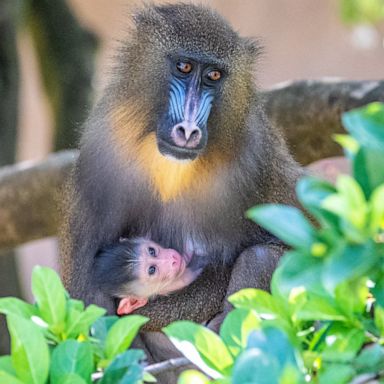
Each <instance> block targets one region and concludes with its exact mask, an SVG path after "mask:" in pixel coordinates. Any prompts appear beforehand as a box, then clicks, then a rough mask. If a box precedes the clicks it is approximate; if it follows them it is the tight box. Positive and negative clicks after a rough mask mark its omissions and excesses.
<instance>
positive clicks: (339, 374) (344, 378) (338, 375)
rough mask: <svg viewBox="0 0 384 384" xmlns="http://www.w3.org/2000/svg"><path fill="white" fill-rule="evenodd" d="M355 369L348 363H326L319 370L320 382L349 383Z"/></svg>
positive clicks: (321, 383) (324, 383)
mask: <svg viewBox="0 0 384 384" xmlns="http://www.w3.org/2000/svg"><path fill="white" fill-rule="evenodd" d="M354 374H355V370H354V369H353V368H352V367H351V366H349V365H346V364H337V363H333V364H332V363H329V364H324V365H323V366H322V367H321V369H320V372H319V384H330V383H337V384H349V383H350V382H351V379H352V378H353V376H354Z"/></svg>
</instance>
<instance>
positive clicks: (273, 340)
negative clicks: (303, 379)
mask: <svg viewBox="0 0 384 384" xmlns="http://www.w3.org/2000/svg"><path fill="white" fill-rule="evenodd" d="M247 349H255V350H259V352H260V354H263V353H264V354H265V355H268V356H269V357H271V356H273V357H274V358H276V359H277V361H278V364H279V367H280V369H282V368H284V367H285V366H287V365H291V366H296V365H297V362H296V357H295V354H296V353H295V349H294V348H293V346H292V344H291V342H290V341H289V339H288V336H287V335H286V333H285V332H283V331H282V330H280V329H279V328H276V327H273V326H268V325H265V326H264V327H263V329H262V330H259V331H254V332H252V333H251V334H250V336H249V338H248V345H247Z"/></svg>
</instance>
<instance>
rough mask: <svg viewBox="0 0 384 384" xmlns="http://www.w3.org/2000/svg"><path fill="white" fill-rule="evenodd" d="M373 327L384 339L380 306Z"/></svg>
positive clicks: (376, 310)
mask: <svg viewBox="0 0 384 384" xmlns="http://www.w3.org/2000/svg"><path fill="white" fill-rule="evenodd" d="M375 325H376V327H377V329H378V330H379V332H380V336H381V337H383V338H384V308H383V307H381V306H380V305H376V306H375ZM0 367H1V366H0Z"/></svg>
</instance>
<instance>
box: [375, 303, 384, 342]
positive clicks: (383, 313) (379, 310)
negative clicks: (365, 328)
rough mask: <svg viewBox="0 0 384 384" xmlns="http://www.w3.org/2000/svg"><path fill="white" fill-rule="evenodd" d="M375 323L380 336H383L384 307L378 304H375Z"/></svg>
mask: <svg viewBox="0 0 384 384" xmlns="http://www.w3.org/2000/svg"><path fill="white" fill-rule="evenodd" d="M375 324H376V327H377V329H378V330H379V332H380V336H381V337H382V338H384V308H383V307H381V306H380V305H376V306H375Z"/></svg>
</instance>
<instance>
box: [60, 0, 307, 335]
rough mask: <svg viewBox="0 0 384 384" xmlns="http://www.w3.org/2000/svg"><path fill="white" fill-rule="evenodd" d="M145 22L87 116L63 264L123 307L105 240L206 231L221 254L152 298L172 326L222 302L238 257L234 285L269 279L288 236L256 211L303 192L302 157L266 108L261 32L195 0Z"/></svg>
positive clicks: (178, 242)
mask: <svg viewBox="0 0 384 384" xmlns="http://www.w3.org/2000/svg"><path fill="white" fill-rule="evenodd" d="M134 24H135V27H134V28H132V30H131V33H130V37H129V38H128V39H127V40H126V41H125V42H124V43H123V44H122V45H121V47H120V50H119V51H118V54H117V57H116V62H115V64H114V66H113V71H112V73H113V77H112V78H111V80H110V83H109V85H108V86H107V87H106V89H105V91H104V93H103V96H102V97H101V100H100V101H99V102H98V104H97V105H96V107H95V108H94V110H93V112H92V113H91V115H90V118H89V120H88V122H87V123H86V125H85V129H84V133H83V136H82V139H81V146H80V157H79V160H78V163H77V167H76V170H75V172H74V174H73V178H72V183H71V193H70V197H69V199H68V201H69V208H68V212H69V213H68V217H67V220H66V230H65V233H64V240H65V241H64V255H63V269H62V271H63V278H64V282H65V285H66V287H67V288H68V290H69V292H70V294H71V295H73V296H74V297H76V298H80V299H83V300H85V302H86V303H91V302H93V303H97V304H99V305H102V306H104V307H107V308H108V310H109V311H110V312H115V310H116V308H115V302H114V300H113V298H111V297H108V296H106V295H105V294H103V293H101V292H99V291H98V290H97V289H96V288H95V286H94V284H93V283H92V276H91V271H92V266H93V262H94V257H95V255H96V253H97V252H98V250H99V249H100V248H102V247H104V246H106V245H109V244H113V243H117V242H118V240H119V238H120V237H121V236H123V237H128V238H130V237H140V236H145V235H146V234H148V233H150V234H151V239H152V240H153V241H155V242H159V243H161V244H162V245H163V246H164V247H166V248H173V249H176V250H178V251H179V252H182V250H183V245H184V244H185V242H186V239H192V243H194V244H198V246H199V248H200V249H204V250H205V252H204V253H205V254H207V255H209V256H208V260H207V264H208V267H207V268H206V270H205V273H203V274H202V275H201V277H199V278H198V279H197V280H196V281H195V282H194V283H193V284H192V285H191V286H189V287H187V288H185V289H184V290H183V291H182V292H179V293H176V294H175V295H171V296H169V297H161V298H159V299H157V300H155V301H154V302H153V303H152V304H149V305H147V306H146V307H144V308H143V313H145V314H149V315H150V316H151V318H152V319H153V320H152V323H151V324H150V325H149V328H152V329H159V328H160V327H161V326H163V325H165V324H167V323H168V322H169V321H172V320H175V319H178V318H188V319H193V320H195V321H204V320H207V319H209V318H211V317H212V316H213V315H214V314H215V313H217V312H219V311H220V310H221V309H222V303H223V298H224V297H225V295H226V291H227V284H228V279H229V277H228V268H230V267H232V266H233V263H234V262H235V261H236V263H235V266H234V271H233V273H232V276H231V278H230V281H229V292H232V291H234V290H237V289H240V288H242V287H250V286H256V287H261V288H265V289H268V284H269V280H270V276H271V273H272V271H273V269H274V267H275V264H276V261H277V260H278V258H279V256H280V255H281V253H282V249H281V247H279V246H278V245H276V242H277V241H276V239H274V238H273V237H272V236H271V235H269V234H268V233H266V232H265V231H263V230H261V229H260V228H259V227H258V226H257V225H255V224H253V223H252V222H250V221H248V220H247V219H246V218H245V216H244V212H245V211H246V210H247V209H248V208H250V207H252V206H254V205H255V204H260V203H265V202H275V203H276V202H279V203H291V204H292V203H295V198H294V186H295V182H296V180H297V177H298V175H299V174H300V169H299V167H298V166H297V164H296V163H295V162H294V161H293V159H292V158H291V156H290V155H289V154H288V151H287V149H286V146H285V144H284V141H283V139H282V138H281V136H280V135H279V134H278V133H277V132H275V130H274V129H273V127H271V125H270V124H269V122H268V121H267V119H266V117H265V115H264V112H263V108H262V103H261V101H260V99H259V96H258V93H257V90H256V88H255V86H254V78H253V75H252V72H253V66H254V62H255V57H256V56H257V53H258V51H259V49H258V46H257V45H256V43H255V42H254V41H252V40H250V39H246V38H242V37H240V36H239V35H238V34H237V33H236V32H235V31H234V30H233V29H232V28H231V27H230V26H229V25H228V23H227V22H226V21H225V20H223V18H222V17H220V16H219V15H218V14H216V13H215V12H214V11H212V10H210V9H207V8H204V7H201V6H196V5H191V4H176V5H164V6H148V7H147V8H144V9H143V10H142V11H141V12H139V13H137V14H136V15H135V16H134ZM239 255H240V256H239ZM212 272H215V273H212Z"/></svg>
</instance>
